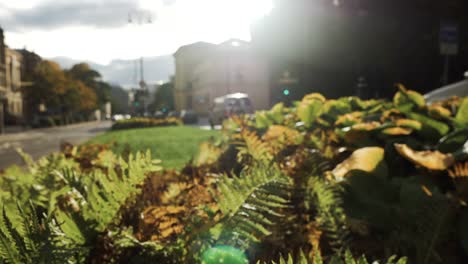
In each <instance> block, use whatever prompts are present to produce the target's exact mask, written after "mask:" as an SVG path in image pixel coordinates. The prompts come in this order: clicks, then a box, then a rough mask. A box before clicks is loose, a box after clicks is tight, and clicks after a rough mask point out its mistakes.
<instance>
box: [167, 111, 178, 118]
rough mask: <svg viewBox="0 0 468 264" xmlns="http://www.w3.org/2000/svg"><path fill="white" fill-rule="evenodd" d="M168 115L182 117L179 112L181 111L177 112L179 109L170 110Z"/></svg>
mask: <svg viewBox="0 0 468 264" xmlns="http://www.w3.org/2000/svg"><path fill="white" fill-rule="evenodd" d="M167 117H180V114H179V112H177V111H170V112H169V113H168V114H167Z"/></svg>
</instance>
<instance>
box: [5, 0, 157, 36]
mask: <svg viewBox="0 0 468 264" xmlns="http://www.w3.org/2000/svg"><path fill="white" fill-rule="evenodd" d="M130 12H132V13H135V12H137V13H138V12H144V13H145V14H150V13H151V12H150V11H147V10H141V9H140V8H139V6H138V1H134V0H120V1H115V0H100V1H99V0H95V1H83V0H62V1H53V2H43V3H40V4H39V5H36V6H34V7H33V8H29V9H24V8H22V9H11V8H10V9H9V10H8V11H7V13H8V16H2V17H1V18H0V24H1V25H2V26H3V27H4V29H6V30H9V31H25V30H33V29H41V30H52V29H58V28H63V27H67V26H91V27H95V28H117V27H122V26H125V25H126V24H127V23H128V14H129V13H130Z"/></svg>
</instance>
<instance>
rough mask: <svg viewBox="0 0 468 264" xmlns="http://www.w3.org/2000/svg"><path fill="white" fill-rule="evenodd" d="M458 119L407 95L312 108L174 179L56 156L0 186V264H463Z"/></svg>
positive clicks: (119, 163)
mask: <svg viewBox="0 0 468 264" xmlns="http://www.w3.org/2000/svg"><path fill="white" fill-rule="evenodd" d="M467 109H468V99H466V98H465V99H463V98H452V99H450V100H447V101H444V102H439V103H435V104H432V105H426V103H425V101H424V98H423V97H422V96H421V95H420V94H418V93H416V92H414V91H410V90H407V89H405V88H404V87H403V86H399V91H398V92H397V94H396V95H395V97H394V100H393V101H391V102H389V101H383V100H368V101H363V100H360V99H359V98H355V97H348V98H340V99H337V100H327V99H325V98H324V97H323V96H321V95H319V94H311V95H307V96H305V97H304V98H303V100H302V101H300V102H295V103H294V104H293V106H291V107H286V106H284V105H282V104H278V105H275V106H274V107H273V108H272V109H271V110H269V111H261V112H257V113H256V114H255V115H253V116H240V117H232V118H230V119H228V120H226V121H225V122H224V124H223V132H224V135H225V137H224V139H223V142H221V143H219V142H217V143H214V142H205V143H203V144H202V145H201V146H200V153H199V154H198V155H197V156H196V157H194V159H193V162H192V163H190V164H188V165H187V166H186V167H185V168H183V169H182V170H181V171H180V172H177V171H167V170H163V171H160V168H159V167H158V166H157V163H155V161H152V160H151V158H150V154H149V153H147V154H145V155H143V154H137V155H136V156H132V155H129V156H128V157H125V158H120V157H116V156H115V155H114V154H113V153H112V152H110V151H108V150H106V148H105V147H99V146H94V147H88V148H82V149H77V148H74V147H71V146H68V147H67V148H65V150H64V152H63V153H60V154H54V155H52V156H49V157H47V158H45V159H42V160H41V161H39V162H37V163H33V162H29V166H28V170H27V171H22V170H21V169H18V168H10V169H8V170H7V171H6V172H5V173H4V174H3V175H2V177H1V178H0V184H1V186H2V192H1V193H0V197H1V199H2V202H3V204H4V208H5V209H4V214H3V217H2V218H1V219H2V221H1V222H0V231H1V232H0V239H1V245H0V257H1V259H2V260H3V261H4V262H12V263H54V262H55V263H65V262H70V263H84V262H85V263H206V264H210V263H223V261H226V262H227V263H231V262H232V263H247V262H249V263H288V264H293V263H317V264H321V263H332V264H334V263H337V264H338V263H339V264H352V263H363V264H364V263H388V264H390V263H393V264H403V263H416V264H426V263H427V264H428V263H431V264H432V263H466V262H467V261H468V260H467V252H468V227H467V225H466V222H467V221H468V210H467V208H466V205H467V201H468V180H467V179H468V174H467V169H466V168H467V165H466V164H467V163H466V162H467V157H468V143H466V142H467V140H468V133H467V131H468V114H467V113H468V112H467ZM25 158H26V160H28V158H27V157H25ZM396 256H401V257H396ZM229 261H231V262H229ZM226 262H224V263H226Z"/></svg>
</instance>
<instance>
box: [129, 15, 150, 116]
mask: <svg viewBox="0 0 468 264" xmlns="http://www.w3.org/2000/svg"><path fill="white" fill-rule="evenodd" d="M128 23H129V24H132V25H136V26H143V25H145V24H151V23H153V22H152V18H151V14H150V13H148V12H143V11H134V12H129V13H128ZM139 60H140V81H138V82H137V87H138V86H139V89H140V90H139V91H137V92H136V93H135V95H138V94H139V95H140V96H135V99H136V100H140V99H141V100H142V104H143V112H144V113H146V110H147V109H146V103H145V96H147V95H148V87H147V85H146V82H145V79H144V69H143V57H140V59H139ZM137 66H138V59H136V60H135V77H136V75H137V74H136V73H137ZM137 89H138V88H137ZM139 97H140V98H139Z"/></svg>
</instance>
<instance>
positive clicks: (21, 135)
mask: <svg viewBox="0 0 468 264" xmlns="http://www.w3.org/2000/svg"><path fill="white" fill-rule="evenodd" d="M100 122H102V121H90V122H83V123H77V124H71V125H67V126H55V127H46V128H32V129H27V130H20V129H18V128H16V132H15V127H13V128H10V129H9V130H10V132H8V129H7V133H4V134H0V143H4V142H12V141H20V140H24V139H35V138H40V137H42V136H44V135H46V134H49V133H51V132H54V131H57V130H63V129H70V128H74V127H80V126H86V125H91V124H93V123H100ZM20 128H21V127H20Z"/></svg>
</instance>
